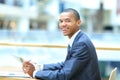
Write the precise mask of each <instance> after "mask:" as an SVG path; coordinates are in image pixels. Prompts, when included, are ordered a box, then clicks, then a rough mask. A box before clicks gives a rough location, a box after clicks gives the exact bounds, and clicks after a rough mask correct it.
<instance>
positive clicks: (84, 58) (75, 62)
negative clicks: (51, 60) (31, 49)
mask: <svg viewBox="0 0 120 80" xmlns="http://www.w3.org/2000/svg"><path fill="white" fill-rule="evenodd" d="M35 77H36V78H39V79H42V80H101V78H100V72H99V67H98V59H97V56H96V50H95V48H94V46H93V44H92V42H91V41H90V39H89V38H88V37H87V35H86V34H85V33H83V32H82V31H80V32H79V33H78V35H77V36H76V38H75V40H74V42H73V45H72V47H71V49H70V50H69V51H68V55H67V57H66V60H65V61H64V62H62V63H57V64H46V65H44V69H43V70H42V71H38V72H37V73H36V75H35Z"/></svg>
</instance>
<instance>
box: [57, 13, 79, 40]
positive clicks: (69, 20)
mask: <svg viewBox="0 0 120 80" xmlns="http://www.w3.org/2000/svg"><path fill="white" fill-rule="evenodd" d="M80 24H81V21H80V20H76V17H75V15H74V14H73V13H71V12H63V13H61V15H60V19H59V28H60V29H61V30H62V32H63V34H64V36H68V37H69V38H71V37H72V35H73V34H74V33H75V32H77V31H78V29H79V26H80Z"/></svg>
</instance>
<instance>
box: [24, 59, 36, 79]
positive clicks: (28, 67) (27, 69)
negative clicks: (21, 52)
mask: <svg viewBox="0 0 120 80" xmlns="http://www.w3.org/2000/svg"><path fill="white" fill-rule="evenodd" d="M22 69H23V72H24V73H27V74H28V75H29V76H30V77H33V72H34V71H35V67H34V65H33V64H32V63H30V61H25V62H23V67H22Z"/></svg>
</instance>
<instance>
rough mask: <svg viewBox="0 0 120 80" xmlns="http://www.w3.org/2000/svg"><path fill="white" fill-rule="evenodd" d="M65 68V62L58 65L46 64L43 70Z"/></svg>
mask: <svg viewBox="0 0 120 80" xmlns="http://www.w3.org/2000/svg"><path fill="white" fill-rule="evenodd" d="M62 67H63V62H61V63H56V64H44V66H43V70H57V69H61V68H62Z"/></svg>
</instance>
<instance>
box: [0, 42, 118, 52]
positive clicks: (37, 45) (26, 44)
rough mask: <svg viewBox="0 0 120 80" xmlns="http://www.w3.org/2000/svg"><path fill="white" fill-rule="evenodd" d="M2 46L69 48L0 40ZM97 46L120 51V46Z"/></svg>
mask: <svg viewBox="0 0 120 80" xmlns="http://www.w3.org/2000/svg"><path fill="white" fill-rule="evenodd" d="M0 46H18V47H19V46H24V47H45V48H67V45H60V44H40V43H15V42H0ZM95 48H96V50H114V51H120V47H95Z"/></svg>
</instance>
